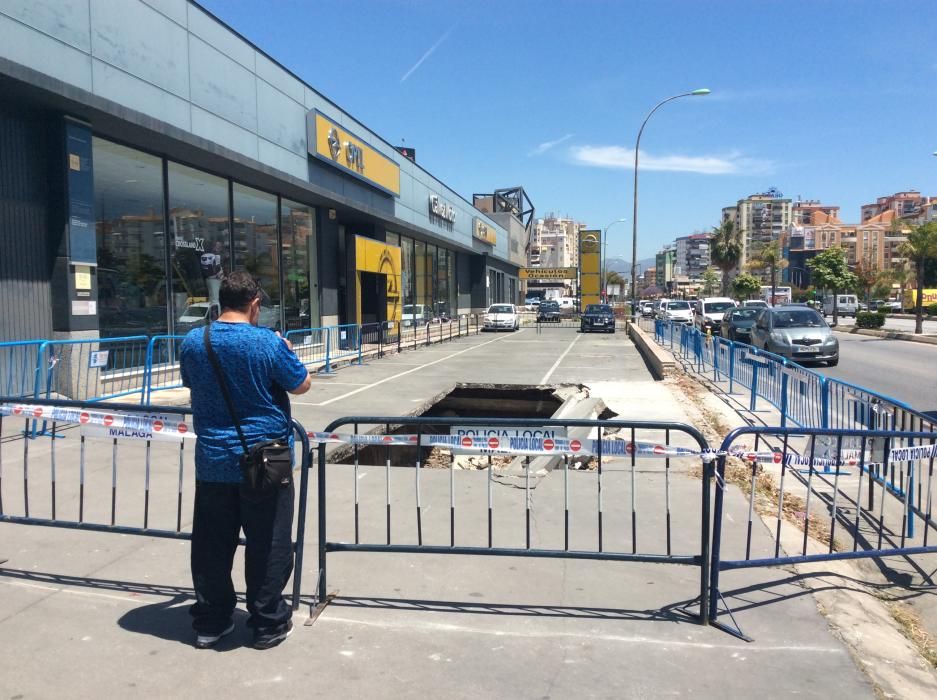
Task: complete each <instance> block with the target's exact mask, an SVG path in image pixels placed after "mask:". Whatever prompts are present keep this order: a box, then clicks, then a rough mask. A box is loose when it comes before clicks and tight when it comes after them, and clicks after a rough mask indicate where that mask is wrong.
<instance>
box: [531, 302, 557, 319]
mask: <svg viewBox="0 0 937 700" xmlns="http://www.w3.org/2000/svg"><path fill="white" fill-rule="evenodd" d="M560 316H561V313H560V305H559V302H556V301H541V302H540V306H539V307H538V308H537V323H559V322H560Z"/></svg>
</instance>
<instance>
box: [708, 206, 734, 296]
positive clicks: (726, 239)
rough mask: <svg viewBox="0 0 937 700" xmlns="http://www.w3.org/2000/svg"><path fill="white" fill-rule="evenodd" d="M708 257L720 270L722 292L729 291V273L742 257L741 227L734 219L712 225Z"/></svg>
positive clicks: (724, 293)
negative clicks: (715, 225) (718, 224)
mask: <svg viewBox="0 0 937 700" xmlns="http://www.w3.org/2000/svg"><path fill="white" fill-rule="evenodd" d="M709 247H710V258H711V259H712V263H713V265H715V266H716V267H718V268H719V269H720V270H722V293H723V295H726V294H728V293H729V274H730V273H731V272H732V270H733V268H735V267H736V266H737V265H738V264H739V260H740V259H741V257H742V229H740V228H738V227H737V226H736V225H735V222H734V221H723V222H722V224H721V225H720V226H717V227H714V228H713V232H712V236H711V237H710V243H709Z"/></svg>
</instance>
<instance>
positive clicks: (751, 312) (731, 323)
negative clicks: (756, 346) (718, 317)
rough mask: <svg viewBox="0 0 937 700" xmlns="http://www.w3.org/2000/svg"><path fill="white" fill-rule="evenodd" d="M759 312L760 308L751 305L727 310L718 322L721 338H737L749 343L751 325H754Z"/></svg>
mask: <svg viewBox="0 0 937 700" xmlns="http://www.w3.org/2000/svg"><path fill="white" fill-rule="evenodd" d="M760 313H761V309H758V308H755V307H752V306H747V307H743V308H741V309H732V310H731V311H727V312H726V313H725V315H724V316H723V317H722V322H721V323H720V324H719V326H720V329H719V330H720V334H721V335H722V337H723V338H728V339H729V340H739V341H741V342H743V343H749V344H751V342H752V327H753V326H754V325H755V321H756V319H757V318H758V314H760Z"/></svg>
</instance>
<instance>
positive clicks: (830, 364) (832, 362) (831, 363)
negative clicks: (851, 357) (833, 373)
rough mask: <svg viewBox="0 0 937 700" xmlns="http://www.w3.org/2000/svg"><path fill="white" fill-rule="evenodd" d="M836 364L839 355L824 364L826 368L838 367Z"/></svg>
mask: <svg viewBox="0 0 937 700" xmlns="http://www.w3.org/2000/svg"><path fill="white" fill-rule="evenodd" d="M838 364H839V355H837V356H836V357H834V358H833V359H832V360H828V361H827V363H826V366H827V367H835V366H836V365H838Z"/></svg>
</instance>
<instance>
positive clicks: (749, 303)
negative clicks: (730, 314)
mask: <svg viewBox="0 0 937 700" xmlns="http://www.w3.org/2000/svg"><path fill="white" fill-rule="evenodd" d="M742 308H744V309H767V308H768V302H766V301H764V300H763V299H747V300H746V301H743V302H742Z"/></svg>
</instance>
